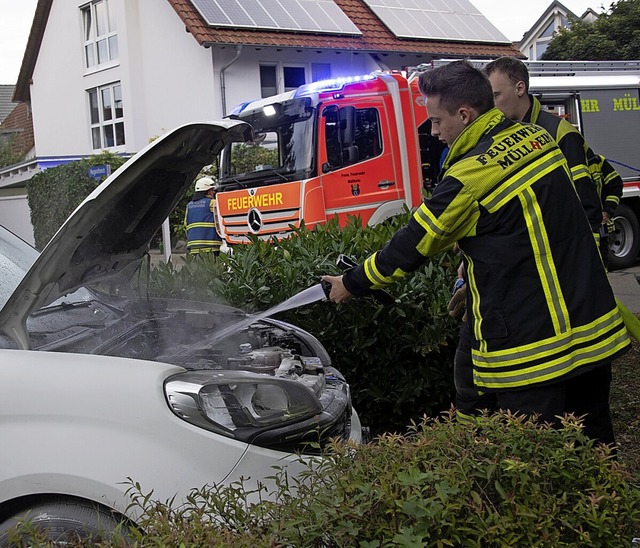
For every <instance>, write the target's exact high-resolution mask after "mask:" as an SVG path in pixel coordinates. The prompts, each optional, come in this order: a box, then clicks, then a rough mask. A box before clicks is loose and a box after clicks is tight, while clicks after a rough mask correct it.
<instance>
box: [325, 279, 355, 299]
mask: <svg viewBox="0 0 640 548" xmlns="http://www.w3.org/2000/svg"><path fill="white" fill-rule="evenodd" d="M322 281H324V282H327V283H329V284H331V292H330V293H329V300H330V301H331V302H333V303H336V304H339V303H346V302H347V301H348V300H349V299H351V297H353V295H352V294H351V293H349V291H347V288H346V287H345V286H344V283H342V276H322Z"/></svg>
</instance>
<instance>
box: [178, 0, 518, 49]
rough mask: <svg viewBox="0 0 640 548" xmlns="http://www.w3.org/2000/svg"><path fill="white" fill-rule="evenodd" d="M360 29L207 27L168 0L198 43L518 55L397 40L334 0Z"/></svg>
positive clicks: (359, 6)
mask: <svg viewBox="0 0 640 548" xmlns="http://www.w3.org/2000/svg"><path fill="white" fill-rule="evenodd" d="M334 1H335V3H336V4H337V5H338V7H339V8H340V9H341V10H342V11H343V12H344V13H345V15H346V16H347V17H348V18H349V19H351V21H353V22H354V23H355V25H356V26H357V27H358V29H359V30H360V31H361V32H362V35H361V36H347V35H339V34H338V35H331V34H326V33H323V34H321V35H320V34H312V33H302V32H291V31H267V30H250V29H229V28H214V27H210V26H209V25H208V24H207V23H206V22H205V20H204V19H203V18H202V16H201V15H200V13H199V12H198V10H197V9H196V8H195V7H194V6H193V4H192V3H191V2H190V1H189V0H168V2H169V4H171V5H172V6H173V9H174V10H175V11H176V13H177V14H178V15H179V17H180V18H181V19H182V21H183V22H184V24H185V26H186V28H187V30H188V31H189V32H190V33H191V34H192V35H193V37H194V38H195V39H196V40H197V41H198V43H199V44H200V45H213V44H219V45H248V46H263V47H268V46H271V47H282V48H297V49H323V50H326V49H333V50H348V51H359V52H363V53H423V54H429V55H434V56H452V55H453V56H458V57H478V56H479V57H500V56H502V55H517V56H521V53H520V51H518V50H517V49H516V48H515V47H514V46H513V45H511V44H505V43H495V44H493V43H486V42H483V43H474V42H456V41H445V40H429V39H428V37H425V39H424V40H412V39H399V38H396V36H395V35H394V34H393V33H392V32H391V31H390V30H389V29H388V28H387V27H386V26H385V25H384V24H383V23H382V21H380V19H378V18H377V17H376V16H375V15H374V13H373V11H372V10H371V9H370V8H369V7H368V6H367V5H366V4H365V3H364V2H363V1H362V0H334Z"/></svg>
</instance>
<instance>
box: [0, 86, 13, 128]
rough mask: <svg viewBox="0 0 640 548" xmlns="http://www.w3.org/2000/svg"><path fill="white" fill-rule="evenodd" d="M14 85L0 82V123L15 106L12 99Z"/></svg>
mask: <svg viewBox="0 0 640 548" xmlns="http://www.w3.org/2000/svg"><path fill="white" fill-rule="evenodd" d="M15 87H16V86H14V85H7V84H0V124H1V123H2V121H3V120H4V119H5V118H6V117H7V116H8V115H9V113H10V112H11V111H12V110H13V109H14V107H15V106H16V104H15V103H14V102H13V99H12V98H13V90H14V89H15Z"/></svg>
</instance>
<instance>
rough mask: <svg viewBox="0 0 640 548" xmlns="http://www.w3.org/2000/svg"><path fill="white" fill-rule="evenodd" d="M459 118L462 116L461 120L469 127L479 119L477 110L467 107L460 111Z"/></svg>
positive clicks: (461, 108)
mask: <svg viewBox="0 0 640 548" xmlns="http://www.w3.org/2000/svg"><path fill="white" fill-rule="evenodd" d="M458 116H460V119H461V120H462V123H463V124H464V125H465V126H468V125H469V124H470V123H471V122H473V121H474V120H475V119H476V118H477V116H476V114H475V110H473V109H472V108H471V107H466V106H462V107H460V108H459V109H458Z"/></svg>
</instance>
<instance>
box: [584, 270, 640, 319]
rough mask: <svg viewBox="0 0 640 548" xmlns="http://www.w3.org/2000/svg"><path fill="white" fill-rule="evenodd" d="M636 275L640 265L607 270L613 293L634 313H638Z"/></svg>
mask: <svg viewBox="0 0 640 548" xmlns="http://www.w3.org/2000/svg"><path fill="white" fill-rule="evenodd" d="M578 275H579V274H578ZM636 275H637V276H640V265H635V266H632V267H631V268H626V269H624V270H615V271H614V272H609V281H610V282H611V287H612V288H613V293H614V294H615V296H616V297H618V299H620V300H621V301H622V304H624V305H625V306H626V307H627V308H628V309H629V310H630V311H631V312H633V313H634V314H640V284H638V282H637V281H636V278H635V276H636Z"/></svg>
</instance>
